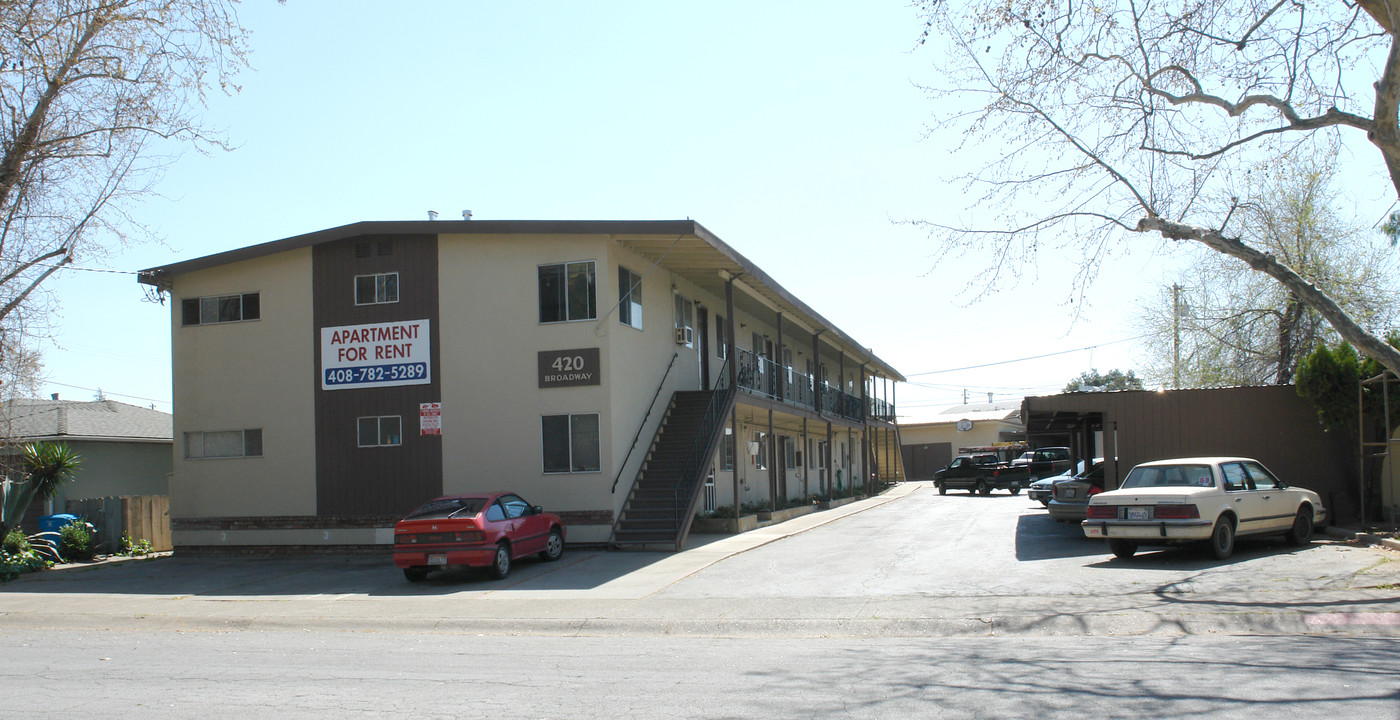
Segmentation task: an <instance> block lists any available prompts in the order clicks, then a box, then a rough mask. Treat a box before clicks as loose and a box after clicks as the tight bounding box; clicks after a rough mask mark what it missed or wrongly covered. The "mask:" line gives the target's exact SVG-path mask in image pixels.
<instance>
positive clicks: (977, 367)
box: [904, 333, 1151, 378]
mask: <svg viewBox="0 0 1400 720" xmlns="http://www.w3.org/2000/svg"><path fill="white" fill-rule="evenodd" d="M1145 337H1151V333H1147V334H1143V335H1138V336H1136V337H1130V338H1124V339H1122V340H1113V341H1111V342H1106V343H1099V344H1097V345H1089V346H1086V347H1082V348H1075V349H1073V350H1060V351H1059V352H1052V353H1045V354H1044V355H1035V356H1032V357H1023V358H1016V359H1015V360H998V361H996V362H989V363H983V364H981V365H969V366H967V367H960V368H949V369H947V370H929V371H928V372H918V373H905V374H904V377H906V378H911V377H918V376H920V375H938V374H940V373H950V372H960V371H962V370H980V369H982V368H989V367H995V366H997V365H1010V364H1011V363H1018V362H1026V361H1028V360H1043V359H1045V358H1048V357H1055V356H1056V355H1068V354H1070V353H1077V352H1084V351H1085V350H1096V349H1098V348H1101V347H1105V346H1108V345H1118V344H1121V343H1125V342H1132V341H1134V340H1141V339H1143V338H1145Z"/></svg>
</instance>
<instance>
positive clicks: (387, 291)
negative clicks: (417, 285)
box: [355, 272, 399, 305]
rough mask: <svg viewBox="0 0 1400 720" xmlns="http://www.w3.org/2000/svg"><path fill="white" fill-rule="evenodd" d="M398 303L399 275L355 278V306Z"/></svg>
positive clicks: (382, 274)
mask: <svg viewBox="0 0 1400 720" xmlns="http://www.w3.org/2000/svg"><path fill="white" fill-rule="evenodd" d="M398 301H399V274H398V273H396V272H395V273H380V274H378V275H356V276H355V304H356V305H382V304H384V303H396V302H398Z"/></svg>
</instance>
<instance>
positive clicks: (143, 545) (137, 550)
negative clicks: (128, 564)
mask: <svg viewBox="0 0 1400 720" xmlns="http://www.w3.org/2000/svg"><path fill="white" fill-rule="evenodd" d="M152 552H155V551H154V550H152V549H151V541H150V540H147V539H145V538H141V539H140V540H132V539H131V537H130V536H128V535H126V534H123V535H122V554H123V555H126V556H127V557H144V556H146V555H150V554H151V553H152Z"/></svg>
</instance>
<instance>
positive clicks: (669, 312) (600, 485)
mask: <svg viewBox="0 0 1400 720" xmlns="http://www.w3.org/2000/svg"><path fill="white" fill-rule="evenodd" d="M140 282H142V283H146V284H149V285H152V286H154V287H156V288H157V289H158V290H160V291H161V292H162V293H166V294H168V295H169V296H170V298H171V299H172V314H171V337H172V343H171V348H172V356H173V377H174V379H173V383H174V403H175V413H174V415H175V453H174V454H175V457H174V474H173V479H172V482H171V490H170V495H171V517H172V526H173V537H174V542H175V545H176V548H177V550H189V551H212V550H214V549H219V550H222V551H229V550H238V549H251V548H258V549H268V548H274V547H276V548H283V549H310V548H320V547H325V546H357V547H366V546H387V545H388V544H389V543H391V542H392V527H393V523H394V520H396V519H397V518H398V517H399V516H401V515H402V514H404V513H405V512H407V511H408V510H410V509H412V508H413V507H415V506H417V505H418V504H419V503H421V502H423V501H425V500H428V499H431V498H433V497H435V496H438V495H443V494H449V493H459V492H470V491H481V490H495V489H509V490H512V491H515V492H518V493H520V494H521V495H523V496H524V497H526V498H527V499H529V500H530V501H531V502H533V503H537V504H540V505H543V506H545V507H546V508H548V509H550V510H551V511H555V512H558V513H559V514H560V515H562V516H563V517H564V519H565V521H566V522H567V523H568V525H569V527H568V534H569V540H570V542H574V543H598V544H603V543H612V544H625V543H630V542H636V543H649V544H655V543H668V544H669V543H676V544H679V543H681V542H682V541H683V539H684V536H685V534H686V532H687V531H688V528H689V525H690V518H691V517H693V515H694V513H695V512H697V511H701V510H706V509H714V508H715V507H717V506H730V507H733V506H735V505H740V504H749V505H758V504H775V505H781V504H783V503H785V502H789V501H791V500H793V499H794V498H796V499H807V498H819V497H822V496H825V495H827V494H830V493H832V492H833V491H834V490H836V489H841V488H844V489H849V488H850V487H851V486H852V485H855V486H857V487H862V486H864V485H865V483H867V482H869V479H870V478H872V477H883V478H891V477H894V476H897V475H898V474H899V472H900V470H899V467H900V459H899V451H898V447H899V446H898V441H897V439H896V437H895V426H894V418H895V412H894V405H893V401H892V399H893V387H894V383H895V382H896V381H900V380H903V378H902V377H901V376H900V374H899V373H898V372H897V371H895V369H894V368H892V367H890V366H889V365H888V364H887V363H885V362H883V361H882V360H880V359H879V358H878V357H876V356H875V355H874V354H872V352H871V351H870V350H868V349H866V348H865V346H863V345H861V344H860V343H858V342H856V341H855V340H854V339H852V338H851V337H850V336H848V335H847V334H846V333H844V332H842V331H841V330H840V329H839V328H836V327H835V326H833V325H832V324H831V323H830V322H828V321H826V320H825V319H823V318H822V316H821V315H819V314H817V312H816V311H814V310H813V309H811V308H810V307H809V306H808V305H807V304H806V303H804V302H802V301H801V300H799V299H798V298H796V297H794V296H793V295H792V294H791V293H789V292H788V291H786V290H785V289H783V288H782V287H781V286H780V285H778V283H776V282H774V281H773V279H772V278H771V277H769V276H768V275H767V274H766V273H764V272H763V271H762V270H760V269H759V268H757V267H755V266H754V265H753V263H751V262H749V261H748V260H747V259H745V258H744V257H743V256H741V255H740V254H739V253H737V252H735V251H734V250H733V249H732V248H731V247H729V246H728V245H726V244H725V243H724V242H722V241H720V240H719V238H717V237H715V236H714V235H712V234H711V233H710V232H709V231H707V230H706V229H705V228H704V227H702V226H701V225H700V224H699V223H696V222H693V221H689V220H686V221H657V222H650V221H648V222H637V221H626V222H609V221H586V222H567V221H480V220H478V221H472V220H462V221H412V222H363V223H356V224H353V225H347V226H343V227H338V228H332V229H329V230H324V231H320V232H315V233H310V234H307V235H300V236H296V237H291V238H287V239H284V240H277V241H274V242H269V243H264V244H260V245H253V246H250V247H245V248H241V249H237V250H232V251H229V252H224V253H219V254H216V255H211V256H208V257H203V258H198V259H195V260H189V261H185V262H180V263H175V264H171V265H166V266H163V267H157V268H151V269H149V270H146V271H143V272H142V273H141V274H140Z"/></svg>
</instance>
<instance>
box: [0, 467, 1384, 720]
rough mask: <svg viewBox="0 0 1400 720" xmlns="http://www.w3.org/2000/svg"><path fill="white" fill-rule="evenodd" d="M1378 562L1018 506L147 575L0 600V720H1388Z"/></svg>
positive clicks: (86, 578) (151, 566)
mask: <svg viewBox="0 0 1400 720" xmlns="http://www.w3.org/2000/svg"><path fill="white" fill-rule="evenodd" d="M1397 557H1400V555H1397V553H1395V552H1393V551H1387V550H1380V549H1376V548H1370V547H1363V546H1356V545H1352V544H1348V543H1344V542H1337V541H1332V540H1322V541H1319V542H1316V543H1314V544H1313V545H1312V546H1310V547H1307V548H1302V549H1298V548H1292V547H1289V546H1287V545H1285V544H1283V543H1282V542H1279V541H1277V540H1259V541H1245V542H1242V544H1241V546H1240V547H1239V550H1238V554H1237V556H1236V557H1235V558H1233V559H1232V560H1231V561H1230V562H1226V563H1220V562H1216V561H1214V560H1212V559H1208V558H1207V556H1206V555H1205V554H1204V553H1203V552H1200V551H1193V550H1190V549H1185V550H1165V551H1161V552H1145V553H1141V554H1139V555H1138V556H1137V557H1134V558H1133V559H1131V560H1126V561H1125V560H1118V559H1113V558H1112V557H1111V556H1110V555H1109V554H1108V553H1107V552H1106V548H1105V547H1104V546H1103V545H1102V544H1101V542H1099V541H1091V540H1088V539H1085V538H1083V537H1082V535H1081V533H1080V532H1079V530H1078V528H1077V527H1076V526H1074V525H1069V524H1057V523H1054V522H1053V521H1051V520H1050V519H1049V518H1048V517H1047V516H1046V515H1045V513H1044V511H1043V510H1042V509H1040V507H1039V506H1038V505H1035V504H1031V503H1029V502H1028V501H1027V500H1026V499H1025V498H1024V496H1016V497H1012V496H1007V495H1003V494H998V495H993V496H991V497H986V498H983V497H969V496H966V495H959V494H954V495H949V496H939V495H937V494H936V493H935V492H933V490H932V489H931V488H929V487H927V486H921V485H918V484H909V485H905V486H902V487H899V488H897V489H896V491H895V492H893V493H891V494H890V495H888V496H885V497H882V498H878V499H872V500H867V501H863V502H861V503H857V504H854V505H849V506H846V507H844V508H840V509H838V510H833V511H829V512H826V513H814V514H812V515H808V516H805V517H803V518H799V519H797V520H794V521H791V522H788V523H784V524H782V525H778V526H772V527H769V528H764V529H760V530H758V531H755V532H751V533H746V534H744V535H741V536H735V537H729V538H704V539H701V540H699V541H697V543H696V547H694V548H693V549H690V550H687V551H686V552H682V553H605V552H596V551H578V550H574V551H570V552H569V553H567V554H566V556H565V558H564V559H563V560H562V561H560V562H558V563H533V562H522V563H519V564H518V565H517V567H516V569H515V571H514V572H513V573H512V575H511V577H510V579H508V580H506V581H503V582H494V581H491V580H488V579H486V578H485V577H484V576H482V575H481V574H477V573H466V572H461V573H449V574H445V575H440V576H435V577H433V578H431V579H430V580H429V581H427V582H424V583H408V582H406V581H405V580H404V579H403V577H402V575H401V574H400V573H399V572H398V571H397V570H396V569H394V568H393V567H392V564H391V563H389V562H388V560H387V558H383V557H379V558H371V557H351V558H344V557H339V558H337V557H319V558H300V559H287V558H271V559H269V558H223V559H213V558H171V557H166V558H159V559H155V560H150V561H128V562H122V563H113V564H105V565H99V566H86V567H68V568H64V569H61V570H56V571H50V572H46V573H41V574H37V575H31V576H26V577H24V578H23V579H21V580H19V581H15V582H11V583H7V584H5V585H0V718H6V717H25V718H33V717H58V716H64V717H71V716H73V715H75V714H91V715H101V716H103V717H119V718H120V717H190V716H193V715H200V716H207V717H213V718H221V717H245V716H248V715H253V714H265V715H275V716H276V717H323V716H327V715H335V716H337V717H340V716H364V717H377V716H384V715H391V714H410V713H411V714H413V715H418V716H423V717H461V716H496V717H537V718H553V717H568V718H594V717H707V718H713V717H720V718H727V717H735V718H739V717H755V716H772V717H827V716H840V717H855V718H865V717H872V718H873V717H909V716H912V717H934V716H937V717H1067V716H1074V717H1082V716H1084V715H1086V714H1091V715H1094V716H1107V717H1135V718H1136V717H1183V716H1191V717H1211V718H1217V717H1218V718H1245V717H1249V718H1257V717H1258V716H1260V715H1261V714H1263V715H1264V716H1275V715H1286V716H1294V715H1304V714H1307V715H1322V716H1337V717H1400V675H1397V674H1396V673H1394V671H1393V668H1394V667H1395V665H1396V663H1397V661H1400V649H1398V648H1400V643H1397V642H1396V636H1397V635H1400V562H1396V559H1397Z"/></svg>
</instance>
